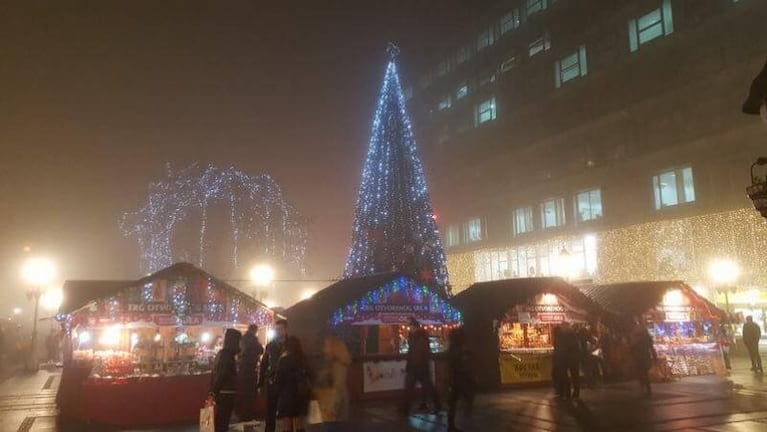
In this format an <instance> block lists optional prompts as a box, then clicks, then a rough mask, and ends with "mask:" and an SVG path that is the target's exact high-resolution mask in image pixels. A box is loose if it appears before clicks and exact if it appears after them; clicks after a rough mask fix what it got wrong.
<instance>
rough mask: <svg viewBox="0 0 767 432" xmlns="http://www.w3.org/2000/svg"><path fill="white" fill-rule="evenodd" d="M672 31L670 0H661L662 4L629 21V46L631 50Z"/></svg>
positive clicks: (672, 19)
mask: <svg viewBox="0 0 767 432" xmlns="http://www.w3.org/2000/svg"><path fill="white" fill-rule="evenodd" d="M673 32H674V17H673V12H672V8H671V0H663V5H662V6H661V7H660V8H658V9H655V10H653V11H651V12H649V13H647V14H645V15H642V16H641V17H639V18H637V19H632V20H630V21H629V47H630V48H631V52H634V51H636V50H638V49H639V47H640V46H641V45H644V44H646V43H647V42H650V41H651V40H654V39H657V38H659V37H662V36H668V35H670V34H671V33H673Z"/></svg>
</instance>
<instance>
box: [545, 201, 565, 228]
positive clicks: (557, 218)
mask: <svg viewBox="0 0 767 432" xmlns="http://www.w3.org/2000/svg"><path fill="white" fill-rule="evenodd" d="M565 222H566V221H565V199H564V198H555V199H550V200H546V201H543V202H542V203H541V228H543V229H548V228H556V227H560V226H564V225H565Z"/></svg>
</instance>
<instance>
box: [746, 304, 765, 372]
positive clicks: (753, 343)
mask: <svg viewBox="0 0 767 432" xmlns="http://www.w3.org/2000/svg"><path fill="white" fill-rule="evenodd" d="M761 338H762V330H761V329H760V328H759V326H758V325H757V324H756V323H755V322H754V317H752V316H747V317H746V323H745V324H743V344H744V345H746V349H747V350H748V356H749V357H750V358H751V370H752V371H754V372H760V373H761V372H764V370H762V357H761V356H760V355H759V340H760V339H761Z"/></svg>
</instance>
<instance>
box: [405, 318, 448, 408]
mask: <svg viewBox="0 0 767 432" xmlns="http://www.w3.org/2000/svg"><path fill="white" fill-rule="evenodd" d="M410 327H411V329H410V333H409V334H408V351H407V355H406V363H405V398H404V400H403V405H402V412H403V414H405V415H408V414H409V413H410V403H411V400H412V399H413V392H414V391H415V385H416V383H420V384H421V389H422V390H423V392H424V395H425V396H426V397H429V398H431V399H432V400H433V402H434V413H435V414H438V413H439V412H440V411H442V404H441V403H440V401H439V396H438V395H437V390H436V389H435V388H434V382H433V381H432V380H431V347H430V345H429V334H428V333H426V330H424V329H423V328H422V327H421V324H420V323H419V322H418V320H416V319H415V318H411V319H410Z"/></svg>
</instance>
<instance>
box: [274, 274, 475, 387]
mask: <svg viewBox="0 0 767 432" xmlns="http://www.w3.org/2000/svg"><path fill="white" fill-rule="evenodd" d="M285 314H286V315H287V317H288V321H289V323H290V327H289V329H290V330H289V331H290V332H291V333H292V334H294V335H296V336H298V337H299V338H300V339H301V340H302V341H303V342H304V344H305V345H306V350H307V352H308V353H309V355H311V356H313V357H315V358H318V357H320V355H321V344H322V341H323V339H324V338H325V337H326V336H328V335H335V336H338V337H340V338H341V339H342V340H343V341H344V342H345V343H346V344H347V346H348V348H349V350H350V352H351V353H352V356H353V358H354V362H353V364H352V366H351V367H350V371H349V372H350V373H349V387H350V393H351V396H352V398H353V399H355V400H360V399H385V398H393V397H400V396H401V395H402V390H403V388H404V382H405V354H406V353H407V351H408V346H407V340H408V338H407V336H408V332H409V331H410V330H411V328H410V327H409V324H408V322H409V320H410V319H411V318H415V319H416V320H417V321H418V322H419V323H420V324H421V325H422V326H423V328H424V329H425V330H426V331H427V333H428V334H429V339H430V346H431V350H432V353H433V355H432V367H431V373H432V374H433V378H435V382H436V383H437V387H438V389H439V390H441V391H444V390H446V383H447V375H446V373H445V372H446V364H445V359H444V356H443V355H442V354H441V353H442V352H444V351H445V350H446V349H447V343H446V342H447V337H448V333H449V331H450V330H451V329H453V328H455V327H457V326H459V325H460V324H461V313H460V312H459V311H458V310H457V309H455V308H453V306H451V305H450V304H449V302H448V301H447V298H446V296H445V295H444V292H443V291H442V290H441V289H440V288H439V287H436V286H434V285H431V284H430V283H428V282H424V281H421V280H419V279H418V278H415V277H412V276H408V275H405V274H402V273H384V274H378V275H372V276H365V277H358V278H350V279H345V280H342V281H340V282H337V283H335V284H333V285H331V286H329V287H327V288H325V289H323V290H321V291H319V292H318V293H317V294H315V295H314V296H313V297H312V298H311V299H309V300H305V301H303V302H301V303H298V304H296V305H295V306H293V307H291V308H290V309H288V310H287V311H286V312H285Z"/></svg>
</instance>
